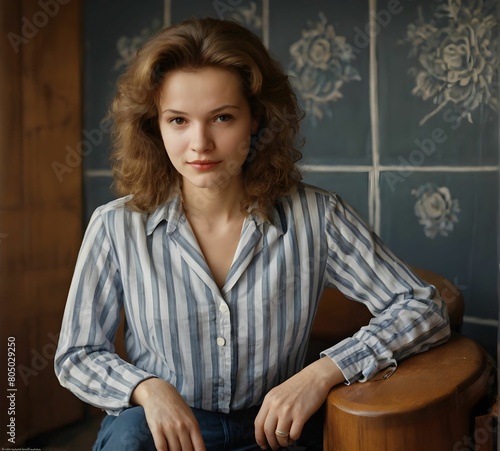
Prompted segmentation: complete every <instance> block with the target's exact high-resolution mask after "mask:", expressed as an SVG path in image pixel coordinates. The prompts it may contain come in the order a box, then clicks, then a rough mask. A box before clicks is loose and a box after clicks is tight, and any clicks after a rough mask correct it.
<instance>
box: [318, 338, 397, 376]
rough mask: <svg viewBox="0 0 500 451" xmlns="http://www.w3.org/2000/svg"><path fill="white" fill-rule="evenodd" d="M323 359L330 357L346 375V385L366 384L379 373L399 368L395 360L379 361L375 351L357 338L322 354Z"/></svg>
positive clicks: (349, 339)
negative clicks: (357, 382) (387, 369)
mask: <svg viewBox="0 0 500 451" xmlns="http://www.w3.org/2000/svg"><path fill="white" fill-rule="evenodd" d="M320 355H321V357H330V358H331V359H332V360H333V361H334V362H335V363H336V364H337V366H338V367H339V369H340V371H341V372H342V374H343V375H344V378H345V384H346V385H350V384H352V383H353V382H356V381H359V382H366V381H367V380H369V379H371V378H372V377H373V376H375V375H376V374H377V373H378V372H379V371H381V370H383V369H386V368H388V367H389V366H392V367H393V368H394V369H396V367H397V362H396V360H394V359H383V360H379V359H377V356H376V355H375V354H374V353H373V351H372V350H371V349H370V348H369V347H368V346H366V345H365V344H364V343H362V342H361V341H359V340H357V339H356V338H346V339H345V340H342V341H341V342H339V343H337V344H336V345H335V346H332V347H331V348H328V349H326V350H324V351H322V352H321V354H320Z"/></svg>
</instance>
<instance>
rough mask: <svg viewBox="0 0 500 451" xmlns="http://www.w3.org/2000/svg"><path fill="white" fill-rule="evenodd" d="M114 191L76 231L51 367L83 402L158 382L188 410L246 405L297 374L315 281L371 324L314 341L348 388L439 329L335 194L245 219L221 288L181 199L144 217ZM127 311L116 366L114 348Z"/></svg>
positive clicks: (124, 398) (308, 196)
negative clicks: (324, 342) (122, 351)
mask: <svg viewBox="0 0 500 451" xmlns="http://www.w3.org/2000/svg"><path fill="white" fill-rule="evenodd" d="M128 199H129V198H121V199H118V200H115V201H113V202H111V203H109V204H107V205H104V206H102V207H100V208H98V209H97V210H96V211H95V213H94V214H93V216H92V218H91V220H90V223H89V225H88V228H87V231H86V234H85V237H84V240H83V244H82V247H81V250H80V254H79V256H78V260H77V264H76V269H75V273H74V277H73V280H72V283H71V287H70V291H69V296H68V301H67V305H66V310H65V313H64V318H63V324H62V330H61V335H60V338H59V345H58V349H57V353H56V356H55V370H56V374H57V376H58V378H59V380H60V382H61V384H62V385H63V386H65V387H67V388H68V389H70V390H71V391H72V392H73V393H74V394H75V395H76V396H78V397H79V398H81V399H82V400H84V401H86V402H88V403H90V404H92V405H95V406H98V407H100V408H102V409H104V410H106V411H107V412H108V413H110V414H113V415H117V414H118V413H120V412H121V411H122V410H123V409H125V408H127V407H129V406H130V397H131V394H132V391H133V390H134V388H135V387H136V386H137V384H139V383H140V382H141V381H143V380H145V379H147V378H150V377H154V376H156V377H160V378H163V379H165V380H166V381H168V382H170V383H171V384H173V385H174V386H175V387H176V388H177V390H178V391H179V393H180V394H181V395H182V397H183V398H184V400H185V401H186V402H187V403H188V404H189V405H190V406H192V407H197V408H202V409H205V410H211V411H220V412H229V411H231V410H238V409H243V408H247V407H250V406H254V405H258V404H259V403H261V402H262V401H263V398H264V396H265V394H266V393H267V392H268V391H269V390H270V389H271V388H273V387H274V386H276V385H278V384H279V383H281V382H283V381H285V380H286V379H287V378H289V377H291V376H292V375H293V374H295V373H297V372H298V371H300V369H301V368H302V366H303V362H304V358H305V354H306V349H307V345H308V337H309V334H310V331H311V326H312V322H313V319H314V316H315V312H316V307H317V305H318V300H319V299H320V296H321V294H322V291H323V289H324V288H325V287H332V286H335V287H337V288H338V289H340V290H341V291H342V292H343V293H344V294H345V295H346V296H348V297H349V298H352V299H354V300H357V301H359V302H362V303H364V304H366V305H367V307H368V308H369V310H370V311H371V312H372V313H373V314H374V315H375V318H374V319H373V320H372V322H371V323H370V325H369V326H367V327H364V328H362V329H361V330H360V331H359V332H358V333H356V334H355V335H354V336H353V337H351V338H348V339H346V340H344V341H342V342H340V343H338V344H336V345H334V346H333V347H331V348H329V349H326V350H325V351H324V352H323V353H322V356H327V357H329V358H331V359H333V361H334V362H335V363H336V364H337V365H338V366H339V368H340V369H341V371H342V373H343V375H344V377H345V379H346V382H347V383H351V382H353V381H356V380H361V381H364V380H367V379H369V378H370V377H372V376H373V375H375V374H376V373H377V372H378V371H380V370H381V369H384V368H387V367H389V366H394V367H395V366H396V362H397V360H399V359H402V358H404V357H407V356H409V355H411V354H414V353H416V352H420V351H423V350H425V349H427V348H428V347H430V346H431V345H433V344H437V343H441V342H443V341H445V340H446V339H447V338H448V336H449V325H448V316H447V310H446V306H445V304H444V303H443V302H442V301H441V300H440V298H439V295H438V294H437V292H436V290H435V288H434V287H432V286H429V285H427V284H426V283H424V282H423V281H421V280H420V279H419V278H418V277H417V276H416V275H414V274H413V273H412V272H411V271H410V270H409V269H408V267H407V266H406V265H404V264H403V263H402V262H401V261H400V260H399V259H398V258H397V257H395V256H394V255H393V254H392V253H391V252H390V251H389V250H388V249H387V248H386V247H385V245H384V244H383V243H382V242H381V240H380V238H379V237H377V236H376V235H375V234H374V233H373V232H372V231H371V230H370V228H369V227H367V226H366V225H365V224H364V223H363V221H362V220H361V219H360V217H359V216H358V214H357V213H356V212H355V211H354V210H353V209H352V208H351V207H350V206H348V205H347V204H346V203H345V202H344V201H343V200H342V199H341V198H339V197H338V196H337V195H335V194H331V193H328V192H325V191H323V190H321V189H319V188H315V187H311V186H308V185H300V186H299V187H298V188H296V189H295V190H294V191H293V193H291V194H290V195H289V196H287V197H284V198H282V199H280V200H279V202H277V203H276V206H275V208H274V211H273V215H272V217H271V220H269V221H267V220H263V219H261V218H260V217H259V216H256V215H252V214H250V215H249V216H247V217H246V219H245V221H244V223H243V227H242V231H241V236H240V240H239V243H238V247H237V249H236V252H235V255H234V259H233V262H232V264H231V267H230V269H229V273H228V275H227V278H226V281H225V283H224V286H223V287H222V289H219V288H218V287H217V285H216V283H215V281H214V279H213V277H212V276H211V273H210V269H209V268H208V266H207V263H206V261H205V259H204V257H203V254H202V252H201V251H200V248H199V246H198V243H197V241H196V238H195V236H194V234H193V231H192V229H191V227H190V225H189V222H188V221H187V219H186V216H185V215H184V212H183V209H182V203H181V200H180V196H176V197H173V198H172V199H171V200H170V201H168V202H166V203H165V204H163V205H161V206H160V207H159V208H157V210H156V211H154V212H153V213H152V214H145V213H140V212H135V211H131V210H130V209H129V208H127V206H126V205H125V204H126V201H127V200H128ZM121 309H123V310H124V312H125V318H126V333H125V347H126V350H127V354H128V361H125V360H123V359H121V358H120V357H119V356H118V355H117V354H116V353H115V352H114V351H115V348H114V345H113V343H114V338H115V333H116V329H117V326H118V323H119V320H120V311H121Z"/></svg>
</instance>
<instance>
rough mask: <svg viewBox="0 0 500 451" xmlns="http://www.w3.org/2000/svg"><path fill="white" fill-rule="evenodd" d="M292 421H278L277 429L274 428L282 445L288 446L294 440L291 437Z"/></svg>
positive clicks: (275, 434)
mask: <svg viewBox="0 0 500 451" xmlns="http://www.w3.org/2000/svg"><path fill="white" fill-rule="evenodd" d="M291 426H292V425H291V422H290V421H288V422H286V423H285V422H278V425H277V426H276V429H275V430H274V436H275V437H276V440H277V441H278V443H279V444H280V446H288V445H291V444H292V443H293V441H294V440H292V439H291V437H290V429H291Z"/></svg>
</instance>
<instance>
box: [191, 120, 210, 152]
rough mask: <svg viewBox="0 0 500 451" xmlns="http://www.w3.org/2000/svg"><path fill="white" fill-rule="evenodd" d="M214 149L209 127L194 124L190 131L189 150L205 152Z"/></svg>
mask: <svg viewBox="0 0 500 451" xmlns="http://www.w3.org/2000/svg"><path fill="white" fill-rule="evenodd" d="M213 148H214V141H213V137H212V134H211V132H210V127H209V126H208V125H206V124H196V125H195V126H194V127H193V129H192V136H191V150H194V151H195V152H206V151H208V150H212V149H213Z"/></svg>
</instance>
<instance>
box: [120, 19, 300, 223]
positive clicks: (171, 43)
mask: <svg viewBox="0 0 500 451" xmlns="http://www.w3.org/2000/svg"><path fill="white" fill-rule="evenodd" d="M208 66H212V67H218V68H223V69H227V70H230V71H232V72H234V73H236V74H238V75H239V78H240V79H241V82H242V87H243V92H244V94H245V96H246V98H247V100H248V103H249V105H250V111H251V114H252V117H254V118H257V119H258V122H259V127H258V131H257V134H256V135H255V136H253V137H252V138H253V139H252V140H251V142H252V143H251V145H250V152H249V154H248V158H247V161H246V162H245V164H244V166H243V180H244V190H245V192H244V201H243V202H242V205H241V207H242V211H243V212H245V213H246V212H248V211H250V210H251V209H252V211H254V212H255V213H257V214H260V215H261V216H263V217H264V218H268V217H269V210H270V208H271V207H272V205H273V204H274V203H275V201H276V199H278V198H279V197H281V196H283V195H285V194H287V193H288V192H289V191H290V190H291V189H292V188H293V187H294V186H296V185H297V184H298V183H299V182H300V180H301V179H302V177H301V174H300V172H299V170H298V168H297V166H296V162H297V161H298V160H299V159H300V158H301V153H300V152H299V150H298V143H297V134H298V130H299V122H300V120H301V119H302V116H303V114H302V112H301V111H300V109H299V107H298V104H297V99H296V96H295V93H294V91H293V89H292V87H291V85H290V82H289V80H288V77H287V76H286V74H285V73H284V71H283V68H282V67H281V65H280V64H279V63H278V62H277V61H276V60H275V59H273V58H272V57H271V56H270V54H269V52H268V51H267V49H266V48H265V46H264V45H263V44H262V42H261V40H260V39H259V38H258V37H257V36H256V35H255V34H254V33H252V32H251V31H249V30H248V29H246V28H244V27H243V26H241V25H238V24H237V23H235V22H232V21H228V20H217V19H212V18H203V19H200V18H192V19H189V20H186V21H184V22H181V23H179V24H176V25H173V26H171V27H168V28H164V29H162V30H161V31H160V32H159V33H158V34H156V36H154V37H153V38H152V39H150V40H149V41H148V42H147V43H146V44H145V45H144V46H143V48H142V49H141V50H140V51H139V52H138V54H137V56H136V57H135V59H134V60H133V61H132V63H131V64H130V65H129V67H128V68H127V70H126V72H125V73H124V74H123V75H122V76H121V77H120V79H119V81H118V84H117V92H116V96H115V98H114V100H113V103H112V105H111V111H110V115H111V118H112V119H113V135H112V136H113V153H112V158H111V164H112V169H113V176H114V189H115V191H116V192H117V194H119V195H122V196H124V195H128V194H133V198H132V200H131V201H130V202H129V204H130V206H131V207H132V208H134V209H136V210H139V211H143V212H152V211H154V210H155V209H156V208H157V207H158V206H159V205H160V204H161V203H164V202H165V201H167V200H168V199H169V198H170V197H171V196H172V193H173V192H174V191H176V190H177V188H178V187H179V186H180V175H179V173H178V172H177V171H176V169H175V168H174V166H173V165H172V163H171V162H170V159H169V158H168V156H167V152H166V151H165V147H164V144H163V141H162V138H161V135H160V129H159V124H158V105H159V103H158V102H159V91H160V87H161V84H162V80H163V78H164V76H165V74H166V73H168V72H169V71H172V70H198V69H202V68H204V67H208Z"/></svg>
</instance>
